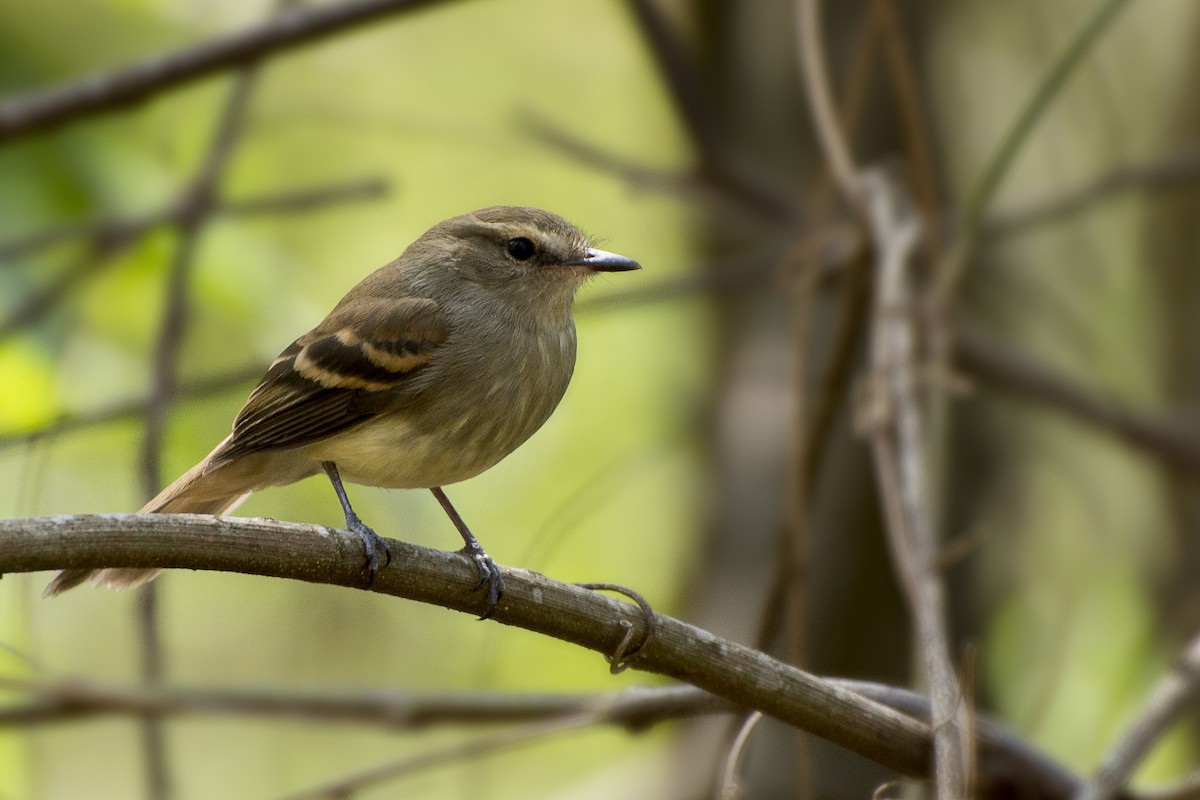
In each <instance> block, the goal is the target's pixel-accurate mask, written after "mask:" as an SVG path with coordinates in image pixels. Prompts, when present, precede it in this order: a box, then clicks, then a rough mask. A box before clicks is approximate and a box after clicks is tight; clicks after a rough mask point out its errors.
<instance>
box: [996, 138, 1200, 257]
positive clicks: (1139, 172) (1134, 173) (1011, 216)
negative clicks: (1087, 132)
mask: <svg viewBox="0 0 1200 800" xmlns="http://www.w3.org/2000/svg"><path fill="white" fill-rule="evenodd" d="M1198 179H1200V145H1193V146H1191V147H1188V148H1185V149H1183V150H1180V151H1179V152H1176V153H1171V154H1170V155H1167V156H1165V157H1163V158H1161V159H1159V160H1157V161H1150V162H1147V163H1144V164H1133V165H1130V166H1125V167H1118V168H1116V169H1114V170H1112V171H1111V172H1107V173H1105V174H1103V175H1100V176H1099V177H1096V178H1093V179H1092V180H1089V181H1086V182H1085V183H1083V185H1081V186H1077V187H1074V188H1071V189H1068V190H1067V191H1065V192H1063V193H1062V194H1058V195H1053V196H1050V197H1045V198H1042V199H1040V200H1033V201H1025V202H1023V203H1022V204H1021V207H1020V209H1018V210H1014V211H1011V212H1009V213H999V214H994V215H992V216H991V217H990V218H989V219H988V220H987V221H986V222H985V223H984V225H983V229H982V231H981V232H980V235H981V236H982V237H983V238H985V239H1000V238H1004V237H1008V236H1012V235H1014V234H1018V233H1025V232H1027V231H1029V230H1030V229H1032V228H1036V227H1038V226H1041V225H1049V224H1052V223H1055V222H1059V221H1061V220H1063V219H1068V218H1070V217H1073V216H1075V215H1076V214H1079V213H1080V212H1082V211H1085V210H1087V209H1088V208H1090V207H1091V206H1093V205H1095V204H1096V203H1099V202H1102V201H1104V200H1107V199H1109V198H1111V197H1112V196H1113V195H1116V194H1120V193H1121V192H1127V191H1133V190H1141V189H1147V190H1155V189H1168V188H1171V187H1175V186H1185V185H1189V184H1194V183H1195V182H1196V181H1197V180H1198Z"/></svg>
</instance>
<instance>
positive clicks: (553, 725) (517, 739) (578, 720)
mask: <svg viewBox="0 0 1200 800" xmlns="http://www.w3.org/2000/svg"><path fill="white" fill-rule="evenodd" d="M603 716H604V715H603V714H598V713H590V714H581V715H578V716H574V717H569V718H567V719H562V720H553V721H550V722H541V723H535V724H533V725H528V726H525V727H523V728H518V729H517V730H508V731H503V732H501V733H492V734H487V735H485V736H477V737H475V738H472V739H467V740H466V741H464V742H456V743H454V744H449V745H445V746H442V747H435V748H432V749H430V750H427V751H426V752H424V753H417V754H415V755H411V756H406V757H404V758H401V759H397V760H395V761H389V762H388V763H386V764H382V765H380V766H377V767H371V768H370V769H366V770H363V771H361V772H355V773H354V774H352V775H349V776H347V777H344V778H339V779H337V780H335V781H332V782H330V783H327V784H323V785H321V786H318V787H315V788H313V789H305V790H303V791H299V792H295V793H291V794H287V795H284V796H283V797H282V798H280V800H344V798H347V797H353V796H354V795H356V794H357V793H358V792H361V791H365V790H367V789H370V788H371V787H373V786H376V785H378V784H381V783H384V782H385V781H390V780H395V779H396V778H402V777H404V776H406V775H411V774H413V773H414V772H420V771H421V770H425V769H431V768H433V767H439V766H442V765H444V764H455V763H459V762H462V761H465V760H467V759H470V758H476V757H479V756H484V755H488V754H490V753H496V752H500V751H501V750H507V749H509V748H511V747H518V746H520V745H523V744H529V743H530V742H534V741H537V740H539V739H546V738H549V737H551V736H557V735H558V734H562V733H567V732H569V731H577V730H582V729H584V728H590V727H594V726H596V725H599V724H601V723H603V722H604V719H603Z"/></svg>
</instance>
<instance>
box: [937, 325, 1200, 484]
mask: <svg viewBox="0 0 1200 800" xmlns="http://www.w3.org/2000/svg"><path fill="white" fill-rule="evenodd" d="M955 340H956V345H955V361H956V364H957V365H958V367H959V368H960V369H962V370H964V371H965V372H966V373H967V374H968V375H970V376H971V377H973V378H976V379H978V380H981V381H985V382H987V383H988V384H990V385H992V386H993V387H995V388H997V389H1000V390H1001V391H1004V392H1008V393H1010V394H1012V395H1014V396H1017V397H1021V398H1024V399H1028V400H1033V401H1036V402H1039V403H1042V404H1044V405H1047V406H1049V407H1051V408H1054V409H1056V410H1057V411H1060V412H1062V413H1064V414H1066V415H1068V416H1069V417H1071V418H1072V419H1074V420H1077V421H1079V422H1083V423H1085V424H1088V425H1091V426H1093V427H1094V428H1096V429H1097V430H1098V431H1100V432H1102V433H1105V434H1108V435H1109V436H1113V437H1115V438H1116V439H1117V440H1118V441H1121V442H1123V443H1124V444H1126V445H1128V446H1130V447H1132V448H1134V449H1136V450H1140V451H1142V452H1144V453H1146V454H1147V455H1149V456H1151V457H1153V458H1156V459H1158V460H1160V461H1162V462H1163V463H1164V464H1166V465H1168V466H1170V467H1173V468H1175V469H1182V470H1186V471H1188V472H1191V473H1195V474H1200V431H1197V430H1196V429H1195V428H1191V429H1189V428H1187V427H1186V426H1184V425H1183V424H1181V423H1182V420H1180V419H1174V420H1173V419H1170V418H1168V417H1165V416H1155V415H1150V414H1145V413H1141V412H1137V411H1134V410H1132V409H1130V408H1128V407H1127V406H1125V405H1123V404H1121V403H1119V402H1118V401H1116V400H1115V399H1113V398H1110V397H1105V396H1103V395H1100V394H1097V393H1095V392H1092V391H1088V390H1086V389H1083V388H1081V387H1079V386H1076V385H1075V384H1073V383H1071V382H1070V381H1069V380H1067V379H1065V378H1063V377H1062V375H1060V374H1058V373H1057V372H1055V371H1054V370H1052V369H1050V368H1049V367H1047V366H1046V365H1044V364H1041V363H1038V362H1037V361H1035V360H1033V359H1032V358H1030V357H1029V356H1026V355H1021V354H1019V353H1016V352H1013V351H1012V350H1011V349H1010V348H1008V347H1005V346H1004V345H1003V344H1001V343H1000V342H999V341H997V340H996V339H994V338H993V337H992V336H990V335H988V334H986V333H985V332H984V331H983V330H981V329H980V328H978V327H976V326H974V325H968V324H966V323H964V322H962V321H960V322H959V324H958V325H957V326H956V333H955Z"/></svg>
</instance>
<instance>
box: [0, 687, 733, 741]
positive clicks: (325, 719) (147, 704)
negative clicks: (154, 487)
mask: <svg viewBox="0 0 1200 800" xmlns="http://www.w3.org/2000/svg"><path fill="white" fill-rule="evenodd" d="M0 687H3V688H4V689H6V690H9V691H14V692H21V693H23V694H29V695H34V696H35V697H37V698H38V699H37V700H33V701H30V702H27V703H14V704H12V705H9V706H7V707H0V726H14V725H35V724H46V723H57V722H67V721H75V720H79V719H86V718H91V717H94V716H97V715H101V714H117V715H123V716H145V715H148V714H154V715H168V714H170V715H202V716H208V715H238V716H251V717H265V718H272V719H293V720H297V721H300V722H312V723H316V724H327V723H330V722H345V723H361V724H367V725H378V726H380V727H384V728H392V729H404V730H412V729H417V728H426V727H430V726H433V725H447V724H451V725H454V724H473V725H474V724H483V723H502V722H507V723H511V722H531V721H536V720H550V719H561V718H563V717H573V716H577V715H579V714H588V713H598V712H602V713H603V720H602V721H603V722H604V723H605V724H611V725H620V726H624V727H627V728H630V729H633V730H638V729H641V728H644V727H646V726H648V725H652V724H654V723H656V722H659V721H662V720H666V719H677V718H679V717H685V716H692V715H698V714H716V713H725V712H730V711H735V710H736V709H737V706H735V705H732V704H731V703H729V702H728V701H725V700H722V699H721V698H719V697H715V696H714V695H711V694H709V693H708V692H705V691H702V690H700V689H696V688H694V687H691V686H672V687H666V688H653V689H651V688H646V687H634V688H632V689H626V690H623V691H620V692H601V693H591V694H583V693H579V694H562V693H558V694H551V693H545V694H516V693H513V694H501V693H495V692H479V693H445V694H429V693H422V694H417V693H411V692H397V691H394V690H380V691H359V692H343V693H340V694H337V693H333V694H331V693H321V694H315V693H313V692H287V691H280V690H278V689H261V690H256V691H250V690H240V691H239V690H228V689H225V690H220V689H212V690H205V689H191V690H189V689H166V688H161V687H146V686H137V687H128V688H117V687H105V686H96V685H91V684H88V683H81V682H79V681H59V682H53V683H48V682H34V681H24V680H14V679H6V678H2V677H0Z"/></svg>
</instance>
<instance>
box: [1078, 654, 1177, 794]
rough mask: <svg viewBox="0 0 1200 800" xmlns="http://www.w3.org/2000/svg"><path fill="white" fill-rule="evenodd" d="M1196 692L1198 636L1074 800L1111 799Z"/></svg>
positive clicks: (1152, 693)
mask: <svg viewBox="0 0 1200 800" xmlns="http://www.w3.org/2000/svg"><path fill="white" fill-rule="evenodd" d="M1198 691H1200V636H1197V637H1195V638H1193V639H1192V641H1191V642H1189V643H1188V646H1187V647H1186V648H1185V649H1184V651H1183V653H1182V654H1181V655H1180V657H1179V660H1178V661H1177V662H1176V664H1175V667H1174V669H1172V670H1171V671H1170V672H1169V673H1167V674H1166V675H1164V676H1163V677H1162V679H1161V680H1160V681H1159V682H1158V685H1157V686H1155V687H1154V690H1153V691H1152V692H1151V693H1150V698H1149V699H1148V700H1147V701H1146V704H1145V705H1144V706H1143V707H1142V709H1141V711H1140V712H1139V713H1138V715H1137V718H1136V719H1135V720H1134V721H1133V723H1132V724H1130V725H1129V727H1128V729H1127V730H1126V732H1125V735H1124V736H1122V737H1121V738H1120V740H1119V741H1117V743H1116V744H1115V745H1113V747H1112V749H1111V750H1109V751H1108V754H1107V755H1105V756H1104V759H1103V760H1102V761H1101V762H1100V768H1099V769H1098V770H1097V771H1096V775H1095V777H1093V778H1092V780H1091V781H1090V782H1089V783H1088V784H1087V785H1086V786H1085V787H1084V788H1083V789H1082V790H1081V791H1080V792H1079V793H1078V794H1077V795H1076V797H1077V800H1113V798H1115V797H1117V796H1118V794H1120V792H1121V791H1122V790H1123V789H1124V787H1125V784H1126V783H1128V782H1129V780H1130V778H1132V777H1133V773H1134V771H1135V770H1136V769H1137V768H1138V766H1139V765H1140V764H1141V763H1142V760H1143V759H1144V758H1145V757H1146V756H1147V755H1149V753H1150V750H1151V748H1153V747H1154V744H1155V743H1156V742H1157V741H1158V740H1159V739H1161V738H1162V737H1163V735H1164V734H1165V733H1166V732H1167V730H1168V729H1169V728H1170V727H1171V725H1172V724H1173V723H1174V722H1175V721H1176V720H1177V719H1179V717H1180V715H1181V714H1182V713H1183V711H1184V709H1185V707H1186V706H1187V705H1188V704H1189V703H1190V702H1191V701H1192V700H1193V699H1194V698H1195V697H1196V694H1197V692H1198Z"/></svg>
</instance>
